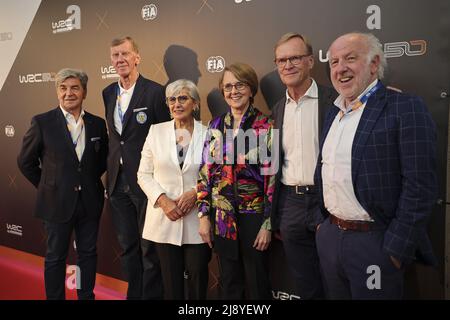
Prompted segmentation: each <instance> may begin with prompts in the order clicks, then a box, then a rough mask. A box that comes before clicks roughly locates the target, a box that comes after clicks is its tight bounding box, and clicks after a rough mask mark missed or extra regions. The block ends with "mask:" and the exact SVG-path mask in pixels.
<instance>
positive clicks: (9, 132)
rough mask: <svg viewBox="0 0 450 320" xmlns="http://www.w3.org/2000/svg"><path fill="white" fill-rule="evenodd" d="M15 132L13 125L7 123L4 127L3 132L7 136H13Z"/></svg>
mask: <svg viewBox="0 0 450 320" xmlns="http://www.w3.org/2000/svg"><path fill="white" fill-rule="evenodd" d="M15 132H16V131H15V130H14V127H13V126H12V125H7V126H6V127H5V134H6V136H7V137H9V138H12V137H14V134H15Z"/></svg>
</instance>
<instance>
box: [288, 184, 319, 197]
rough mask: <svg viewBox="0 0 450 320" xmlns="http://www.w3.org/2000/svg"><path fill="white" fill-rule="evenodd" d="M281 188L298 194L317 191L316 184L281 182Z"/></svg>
mask: <svg viewBox="0 0 450 320" xmlns="http://www.w3.org/2000/svg"><path fill="white" fill-rule="evenodd" d="M281 188H282V189H283V191H285V192H288V193H295V194H299V195H302V194H314V193H317V187H316V186H287V185H285V184H281Z"/></svg>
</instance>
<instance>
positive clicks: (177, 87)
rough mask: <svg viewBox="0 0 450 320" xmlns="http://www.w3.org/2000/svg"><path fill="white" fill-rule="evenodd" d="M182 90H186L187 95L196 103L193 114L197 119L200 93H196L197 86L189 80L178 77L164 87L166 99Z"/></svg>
mask: <svg viewBox="0 0 450 320" xmlns="http://www.w3.org/2000/svg"><path fill="white" fill-rule="evenodd" d="M182 90H186V91H187V93H188V95H189V96H190V97H191V98H192V99H193V100H194V101H195V102H196V103H197V107H196V108H194V112H193V116H194V118H195V119H197V120H198V119H199V118H200V117H199V108H200V94H199V93H198V88H197V86H196V85H195V83H194V82H192V81H191V80H187V79H179V80H176V81H174V82H172V83H169V84H168V85H167V87H166V99H167V98H169V97H172V96H174V95H177V94H179V93H180V92H181V91H182Z"/></svg>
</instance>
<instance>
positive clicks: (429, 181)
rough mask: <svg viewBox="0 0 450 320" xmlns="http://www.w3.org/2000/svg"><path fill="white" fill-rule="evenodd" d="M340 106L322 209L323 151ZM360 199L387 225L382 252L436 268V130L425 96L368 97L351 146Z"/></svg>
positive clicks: (383, 93) (382, 92)
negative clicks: (432, 231) (326, 159)
mask: <svg viewBox="0 0 450 320" xmlns="http://www.w3.org/2000/svg"><path fill="white" fill-rule="evenodd" d="M338 112H339V108H337V107H336V106H334V107H333V108H332V109H331V110H330V112H329V113H328V115H327V117H326V119H325V124H324V130H323V133H322V138H321V140H320V154H319V159H318V164H317V168H316V172H315V181H316V184H317V185H318V186H319V188H320V195H321V203H322V210H323V212H325V215H327V214H328V212H326V210H325V209H324V207H323V194H322V190H323V189H322V148H323V144H324V141H325V138H326V136H327V135H328V131H329V130H330V127H331V124H332V123H333V121H334V119H335V117H336V115H337V113H338ZM351 166H352V181H353V188H354V190H355V195H356V198H357V199H358V201H359V203H360V204H361V206H362V207H363V208H364V209H365V210H366V211H367V213H369V215H370V216H371V217H372V219H374V220H375V221H376V222H377V223H380V224H382V225H384V226H386V232H385V235H384V243H383V250H384V251H385V252H386V253H388V254H390V255H392V256H393V257H395V258H397V259H399V260H400V261H401V262H402V263H406V264H408V263H411V262H412V261H413V260H416V259H417V260H419V261H421V262H423V263H425V264H431V265H435V264H436V263H437V260H436V258H435V256H434V254H433V252H432V247H431V242H430V239H429V238H428V235H427V231H426V226H427V222H428V219H429V216H430V214H431V211H432V208H433V205H434V204H435V202H436V199H437V188H438V183H437V176H436V128H435V124H434V121H433V119H432V117H431V114H430V113H429V112H428V110H427V108H426V106H425V103H424V102H423V100H422V99H421V98H418V97H415V96H411V95H407V94H403V93H399V92H396V91H393V90H389V89H386V87H384V86H383V85H382V86H381V87H380V88H379V89H378V90H377V91H376V93H375V94H374V95H373V96H372V97H370V98H369V100H368V101H367V104H366V106H365V108H364V110H363V113H362V115H361V120H360V122H359V124H358V127H357V129H356V134H355V137H354V140H353V147H352V164H351Z"/></svg>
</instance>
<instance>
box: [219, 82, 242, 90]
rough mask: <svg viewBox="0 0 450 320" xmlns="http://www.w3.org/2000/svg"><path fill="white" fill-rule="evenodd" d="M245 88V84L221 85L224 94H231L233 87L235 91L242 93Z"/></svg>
mask: <svg viewBox="0 0 450 320" xmlns="http://www.w3.org/2000/svg"><path fill="white" fill-rule="evenodd" d="M246 86H247V84H246V83H245V82H236V83H234V84H233V83H227V84H224V85H223V91H225V92H231V90H233V87H234V88H235V89H236V90H237V91H242V90H244V89H245V87H246Z"/></svg>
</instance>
